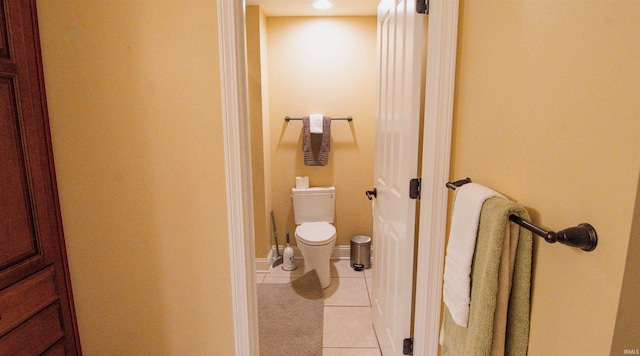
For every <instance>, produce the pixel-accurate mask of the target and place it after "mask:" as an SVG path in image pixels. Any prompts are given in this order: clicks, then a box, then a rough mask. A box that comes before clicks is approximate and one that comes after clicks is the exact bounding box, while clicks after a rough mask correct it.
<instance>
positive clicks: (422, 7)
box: [416, 0, 429, 15]
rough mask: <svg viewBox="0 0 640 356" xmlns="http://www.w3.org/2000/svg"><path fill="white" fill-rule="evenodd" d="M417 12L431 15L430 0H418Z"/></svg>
mask: <svg viewBox="0 0 640 356" xmlns="http://www.w3.org/2000/svg"><path fill="white" fill-rule="evenodd" d="M416 12H417V13H419V14H425V15H429V0H416Z"/></svg>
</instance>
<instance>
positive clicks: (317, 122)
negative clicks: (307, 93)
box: [309, 114, 323, 134]
mask: <svg viewBox="0 0 640 356" xmlns="http://www.w3.org/2000/svg"><path fill="white" fill-rule="evenodd" d="M322 118H323V116H322V114H311V115H309V132H311V133H312V134H321V133H322Z"/></svg>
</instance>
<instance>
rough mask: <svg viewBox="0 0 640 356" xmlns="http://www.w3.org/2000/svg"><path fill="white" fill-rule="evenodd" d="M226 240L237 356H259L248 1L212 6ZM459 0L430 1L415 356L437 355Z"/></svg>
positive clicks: (220, 0) (221, 1) (219, 1)
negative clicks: (217, 58)
mask: <svg viewBox="0 0 640 356" xmlns="http://www.w3.org/2000/svg"><path fill="white" fill-rule="evenodd" d="M217 6H218V9H217V13H218V43H219V50H220V81H221V99H222V121H223V131H224V132H223V134H224V139H225V152H224V156H225V174H226V187H227V189H226V191H227V214H228V218H227V220H228V241H229V259H230V274H231V276H230V277H231V293H232V295H231V299H232V300H233V325H234V341H235V350H236V354H237V355H257V354H258V353H259V352H258V350H259V345H258V320H257V319H258V318H257V298H256V285H255V265H254V256H253V244H254V241H253V238H254V233H253V201H252V193H251V192H252V186H251V166H250V163H251V159H250V150H249V147H250V146H249V142H250V141H249V116H248V99H247V69H246V55H245V53H246V52H245V51H246V48H245V2H244V0H243V1H229V0H217ZM458 6H459V0H431V1H430V2H429V7H430V14H429V15H428V16H429V20H428V21H429V24H428V45H427V80H426V90H425V93H426V94H425V96H426V97H425V119H424V131H423V133H422V135H423V151H422V162H423V164H422V172H421V175H422V184H421V187H422V188H421V195H422V196H423V197H429V199H424V198H423V200H422V202H421V206H420V219H419V221H420V222H419V231H418V239H419V242H418V251H417V261H416V263H417V271H416V276H415V278H416V283H415V284H416V303H415V314H414V347H413V350H414V354H417V355H437V353H438V338H439V331H440V311H441V310H440V309H441V301H442V273H443V266H444V247H445V234H446V222H447V203H448V192H447V189H446V187H445V183H446V182H447V181H448V180H449V168H450V152H451V131H452V121H453V98H454V82H455V70H456V45H457V34H458Z"/></svg>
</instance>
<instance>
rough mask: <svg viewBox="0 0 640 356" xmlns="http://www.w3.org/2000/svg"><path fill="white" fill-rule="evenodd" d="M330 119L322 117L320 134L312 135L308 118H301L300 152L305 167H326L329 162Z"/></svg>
mask: <svg viewBox="0 0 640 356" xmlns="http://www.w3.org/2000/svg"><path fill="white" fill-rule="evenodd" d="M330 138H331V118H330V117H329V116H326V115H325V116H323V117H322V134H312V133H311V131H310V125H309V116H304V117H303V118H302V152H303V153H304V164H305V166H326V165H327V163H328V162H329V151H330V149H331V148H330V146H329V141H330Z"/></svg>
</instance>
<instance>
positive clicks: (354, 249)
mask: <svg viewBox="0 0 640 356" xmlns="http://www.w3.org/2000/svg"><path fill="white" fill-rule="evenodd" d="M370 259H371V238H370V237H369V236H365V235H356V236H353V237H352V238H351V268H353V269H354V270H356V271H362V270H365V269H367V268H369V267H371V263H370Z"/></svg>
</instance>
